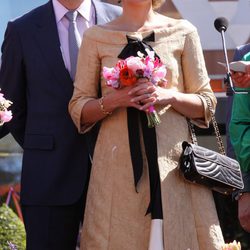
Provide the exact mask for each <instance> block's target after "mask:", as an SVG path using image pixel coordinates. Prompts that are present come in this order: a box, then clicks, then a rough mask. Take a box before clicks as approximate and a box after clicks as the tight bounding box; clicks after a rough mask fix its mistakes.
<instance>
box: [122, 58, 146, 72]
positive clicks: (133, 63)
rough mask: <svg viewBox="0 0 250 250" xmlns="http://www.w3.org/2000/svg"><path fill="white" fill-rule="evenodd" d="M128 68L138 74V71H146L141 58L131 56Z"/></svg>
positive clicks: (127, 60) (127, 61)
mask: <svg viewBox="0 0 250 250" xmlns="http://www.w3.org/2000/svg"><path fill="white" fill-rule="evenodd" d="M126 63H127V67H128V68H129V69H130V70H132V71H133V73H134V74H136V71H137V70H144V69H145V64H144V63H143V61H142V58H140V57H134V56H130V57H128V58H127V59H126Z"/></svg>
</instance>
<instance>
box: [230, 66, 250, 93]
mask: <svg viewBox="0 0 250 250" xmlns="http://www.w3.org/2000/svg"><path fill="white" fill-rule="evenodd" d="M231 75H232V80H233V82H234V86H235V87H239V88H250V65H247V66H246V72H244V73H243V72H236V71H232V72H231Z"/></svg>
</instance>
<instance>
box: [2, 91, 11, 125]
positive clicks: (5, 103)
mask: <svg viewBox="0 0 250 250" xmlns="http://www.w3.org/2000/svg"><path fill="white" fill-rule="evenodd" d="M11 104H12V102H11V101H9V100H7V99H5V98H4V95H3V94H2V93H0V126H1V125H3V124H4V123H5V122H9V121H10V120H11V119H12V112H11V111H9V110H8V108H9V106H10V105H11Z"/></svg>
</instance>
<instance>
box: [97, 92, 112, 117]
mask: <svg viewBox="0 0 250 250" xmlns="http://www.w3.org/2000/svg"><path fill="white" fill-rule="evenodd" d="M104 97H105V96H102V97H101V98H99V99H98V102H99V105H100V109H101V111H102V113H103V114H104V115H112V111H108V110H107V109H106V108H105V107H104Z"/></svg>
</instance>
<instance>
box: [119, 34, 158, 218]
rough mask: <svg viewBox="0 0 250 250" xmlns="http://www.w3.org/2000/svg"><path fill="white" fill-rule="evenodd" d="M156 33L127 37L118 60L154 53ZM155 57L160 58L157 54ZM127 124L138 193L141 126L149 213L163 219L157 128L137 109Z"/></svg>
mask: <svg viewBox="0 0 250 250" xmlns="http://www.w3.org/2000/svg"><path fill="white" fill-rule="evenodd" d="M154 39H155V36H154V33H151V34H150V35H148V36H147V37H145V38H144V39H143V40H139V39H136V38H131V37H129V36H127V40H128V44H127V45H126V46H125V47H124V49H123V50H122V52H121V53H120V54H119V56H118V58H120V59H126V58H128V57H129V56H138V54H137V52H138V51H140V52H141V53H143V54H144V55H147V51H146V49H148V50H150V51H153V48H152V47H151V46H150V45H148V44H147V43H146V42H149V41H152V42H153V41H154ZM155 57H158V58H159V56H158V55H157V54H156V53H155ZM127 122H128V134H129V146H130V155H131V161H132V165H133V173H134V183H135V188H136V191H137V184H138V182H139V180H140V179H141V176H142V173H143V158H142V151H141V145H140V125H139V124H141V128H142V135H143V141H144V145H145V151H146V157H147V162H148V167H149V177H150V179H149V180H150V204H149V207H148V210H147V213H149V212H150V213H151V216H152V218H162V208H161V193H160V177H159V169H158V159H157V141H156V132H155V128H149V127H148V125H147V117H146V113H145V112H142V111H139V110H137V109H135V108H130V107H129V108H127Z"/></svg>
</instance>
